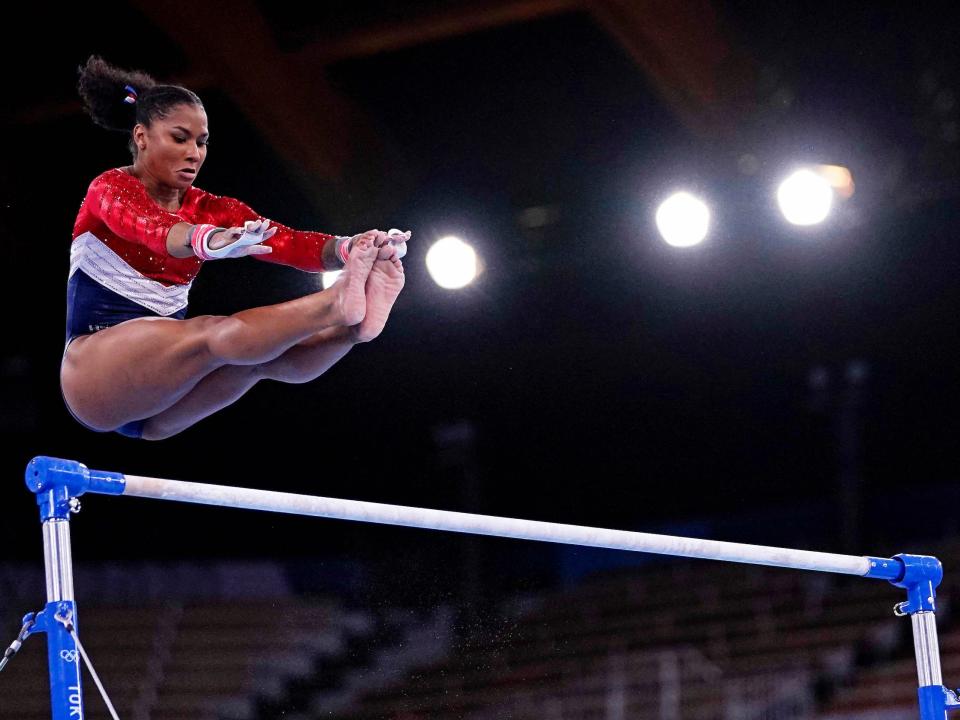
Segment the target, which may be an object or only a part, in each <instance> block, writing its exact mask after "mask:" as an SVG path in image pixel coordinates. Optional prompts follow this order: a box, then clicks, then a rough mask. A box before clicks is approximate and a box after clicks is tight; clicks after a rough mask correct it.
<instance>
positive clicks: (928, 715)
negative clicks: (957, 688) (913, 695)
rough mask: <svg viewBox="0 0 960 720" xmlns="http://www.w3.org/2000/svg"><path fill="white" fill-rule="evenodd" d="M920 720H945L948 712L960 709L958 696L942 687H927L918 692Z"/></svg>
mask: <svg viewBox="0 0 960 720" xmlns="http://www.w3.org/2000/svg"><path fill="white" fill-rule="evenodd" d="M917 696H918V698H919V701H920V720H943V719H944V718H946V717H947V711H949V710H956V709H957V708H958V707H960V700H958V699H957V694H956V693H955V692H953V691H952V690H949V689H947V688H945V687H943V686H942V685H927V686H925V687H922V688H920V690H918V691H917Z"/></svg>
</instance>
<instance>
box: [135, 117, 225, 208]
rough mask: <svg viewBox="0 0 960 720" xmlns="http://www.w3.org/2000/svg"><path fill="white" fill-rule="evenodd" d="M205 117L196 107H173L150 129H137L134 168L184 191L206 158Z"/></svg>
mask: <svg viewBox="0 0 960 720" xmlns="http://www.w3.org/2000/svg"><path fill="white" fill-rule="evenodd" d="M209 137H210V133H209V131H208V130H207V114H206V112H204V110H203V108H202V107H199V106H197V105H186V104H183V105H176V106H174V107H173V108H172V109H171V110H170V111H169V113H168V114H167V116H166V117H164V118H158V119H156V120H154V121H153V122H152V123H151V124H150V127H147V126H145V125H137V126H136V127H135V128H134V130H133V139H134V142H136V143H137V149H138V153H137V165H139V166H140V167H141V169H142V170H144V171H145V172H146V173H148V174H149V175H150V176H152V177H153V178H154V179H155V180H156V181H158V182H160V183H162V184H164V185H167V186H170V187H175V188H178V189H180V190H186V189H187V188H188V187H190V186H191V185H192V184H193V181H194V180H196V177H197V173H198V172H200V166H201V165H203V161H204V160H205V159H206V157H207V139H208V138H209Z"/></svg>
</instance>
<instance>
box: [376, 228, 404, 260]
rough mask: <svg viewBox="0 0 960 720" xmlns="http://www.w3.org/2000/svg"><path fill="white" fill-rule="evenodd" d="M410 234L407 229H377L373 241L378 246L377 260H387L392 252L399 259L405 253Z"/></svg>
mask: <svg viewBox="0 0 960 720" xmlns="http://www.w3.org/2000/svg"><path fill="white" fill-rule="evenodd" d="M411 234H412V233H411V232H410V231H409V230H407V231H406V232H403V231H401V230H397V229H396V228H393V229H391V230H390V231H389V232H382V231H380V230H378V231H377V239H376V240H375V241H374V243H373V244H374V245H376V246H377V247H378V248H380V252H379V253H377V260H388V259H389V258H390V257H391V256H393V254H394V252H396V255H397V259H398V260H399V259H401V258H402V257H403V256H404V255H406V254H407V240H409V239H410V235H411Z"/></svg>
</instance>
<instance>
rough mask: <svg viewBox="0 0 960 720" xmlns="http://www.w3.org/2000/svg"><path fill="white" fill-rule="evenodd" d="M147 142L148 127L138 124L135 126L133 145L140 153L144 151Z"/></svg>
mask: <svg viewBox="0 0 960 720" xmlns="http://www.w3.org/2000/svg"><path fill="white" fill-rule="evenodd" d="M146 142H147V127H146V125H144V124H143V123H137V124H136V125H134V126H133V144H134V145H135V146H136V148H137V150H138V151H142V150H143V149H144V147H145V146H146Z"/></svg>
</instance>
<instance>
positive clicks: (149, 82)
mask: <svg viewBox="0 0 960 720" xmlns="http://www.w3.org/2000/svg"><path fill="white" fill-rule="evenodd" d="M77 70H78V72H79V75H80V82H79V87H78V90H79V91H80V97H81V98H83V104H84V107H85V108H86V111H87V114H88V115H90V117H91V118H92V119H93V122H95V123H96V124H97V125H99V126H100V127H103V128H106V129H107V130H114V131H117V132H122V133H126V134H127V136H128V138H129V140H128V147H129V148H130V153H131V154H132V155H133V157H134V159H136V157H137V146H136V143H134V142H133V135H132V131H133V128H134V127H135V126H136V125H137V124H142V125H145V126H146V127H150V125H151V124H152V123H153V121H154V120H156V119H158V118H164V117H166V116H167V115H168V114H169V112H170V111H171V110H172V109H173V108H174V107H176V106H178V105H196V106H197V107H200V108H202V107H203V103H202V102H200V98H199V97H197V95H196V94H195V93H193V92H191V91H190V90H187V88H185V87H180V86H179V85H162V84H160V83H158V82H157V81H156V80H154V79H153V78H152V77H150V75H148V74H147V73H145V72H142V71H140V70H121V69H120V68H117V67H114V66H113V65H111V64H110V63H108V62H107V61H106V60H104V59H103V58H101V57H98V56H96V55H91V56H90V57H89V58H88V59H87V62H86V63H85V64H83V65H81V66H80V67H79V68H78V69H77ZM128 85H129V86H130V87H132V88H134V90H135V91H136V93H137V101H136V102H135V103H133V104H129V103H126V102H124V100H125V98H126V97H127V96H128V95H129V92H128V91H127V89H126V88H127V86H128Z"/></svg>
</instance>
